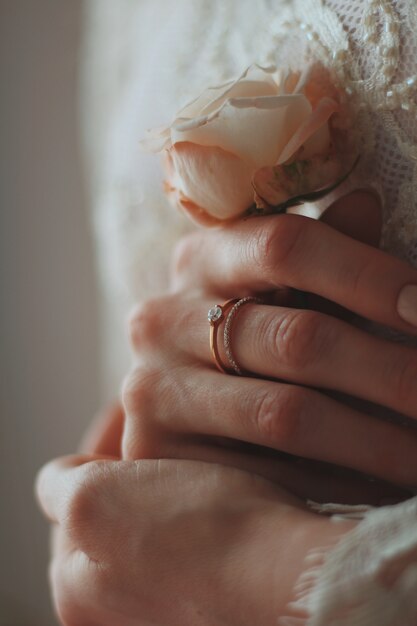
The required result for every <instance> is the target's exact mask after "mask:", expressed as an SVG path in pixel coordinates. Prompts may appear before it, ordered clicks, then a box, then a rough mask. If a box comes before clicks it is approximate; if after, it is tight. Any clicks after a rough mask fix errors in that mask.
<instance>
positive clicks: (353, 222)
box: [37, 192, 417, 626]
mask: <svg viewBox="0 0 417 626" xmlns="http://www.w3.org/2000/svg"><path fill="white" fill-rule="evenodd" d="M352 206H357V207H358V208H359V209H360V211H361V219H356V218H355V213H354V212H353V211H351V218H350V219H346V211H345V209H346V207H347V208H351V207H352ZM366 215H367V216H368V219H364V216H366ZM352 216H353V217H352ZM326 221H328V224H330V226H331V227H330V226H329V225H326V224H324V223H316V222H312V221H311V220H307V219H306V218H301V217H298V216H281V217H279V218H262V219H261V220H249V221H247V222H243V223H236V224H235V225H233V226H227V227H225V228H223V229H218V230H216V231H209V232H201V233H198V234H195V235H193V236H192V237H191V238H188V239H187V240H185V241H184V242H182V243H181V244H180V247H179V250H178V251H177V255H176V260H175V263H174V271H173V290H172V294H171V295H169V296H166V297H164V298H163V299H160V300H154V301H152V302H150V303H145V304H143V305H141V306H140V307H138V308H137V309H136V310H135V312H134V313H133V314H132V317H131V324H130V329H131V339H132V345H133V346H134V349H135V354H136V364H135V368H134V370H133V371H132V373H131V374H130V375H129V377H128V378H127V380H126V382H125V384H124V389H123V395H122V400H123V409H122V408H121V407H120V406H115V407H114V408H113V409H111V410H110V411H108V412H106V413H105V414H104V415H103V416H101V417H100V418H99V419H98V420H97V421H96V422H95V423H94V425H93V426H92V428H91V430H90V432H89V433H88V434H87V435H86V438H85V440H84V443H83V449H84V451H85V453H86V454H85V455H83V456H79V457H67V458H64V459H60V460H57V461H55V462H52V463H51V464H49V465H48V466H46V468H44V469H43V470H42V472H41V473H40V476H39V478H38V482H37V493H38V498H39V501H40V503H41V506H42V509H43V510H44V512H45V514H46V516H47V517H48V518H49V519H50V521H51V522H52V524H53V526H54V529H55V531H54V546H53V558H52V562H51V584H52V588H53V594H54V601H55V606H56V608H57V612H58V614H59V616H60V619H61V622H62V623H63V624H64V625H65V626H96V625H97V626H98V625H100V626H107V625H109V626H110V624H111V625H112V626H113V625H114V624H116V623H117V624H118V626H119V625H120V626H130V625H131V624H135V625H136V624H138V625H141V626H148V625H151V624H152V625H154V626H155V625H157V626H168V625H170V626H171V625H172V626H176V625H177V624H178V626H179V625H181V626H187V625H188V624H190V626H191V625H192V626H199V625H200V624H201V625H204V626H206V625H207V626H209V625H210V626H211V625H213V626H214V625H216V626H219V625H223V624H225V625H231V626H234V625H236V626H238V625H239V626H241V625H245V624H248V625H249V624H250V625H254V624H255V625H257V624H259V626H261V625H262V626H268V624H276V620H277V617H278V616H279V615H282V614H285V610H286V609H285V607H286V605H287V603H288V601H289V600H290V599H291V590H292V588H293V584H294V582H295V581H296V579H297V577H298V575H299V574H300V573H301V572H302V571H303V568H304V558H305V556H306V554H307V552H308V551H309V549H310V548H314V547H317V546H326V545H327V546H330V545H333V544H334V542H335V541H337V539H338V538H339V536H340V535H343V534H344V533H345V532H346V531H347V530H349V529H350V528H352V527H353V526H354V522H346V523H343V524H341V525H339V524H337V525H334V524H332V523H331V521H329V520H328V519H327V518H325V517H319V516H317V515H315V514H313V513H311V512H309V511H308V510H307V509H306V507H305V506H304V504H303V502H302V500H299V499H298V498H297V497H295V496H294V495H293V494H296V495H298V496H300V497H302V498H306V497H311V498H313V499H316V500H323V501H329V500H333V501H334V500H336V501H337V500H338V499H339V500H344V501H351V502H355V501H357V502H363V501H368V502H375V503H378V502H379V501H380V500H381V499H383V498H386V497H388V498H394V499H401V497H404V494H403V492H402V491H401V490H400V489H399V488H398V487H392V486H387V485H386V484H385V483H379V482H372V483H370V482H368V481H367V480H365V479H364V478H363V477H361V476H359V475H356V474H352V473H351V472H349V471H345V470H344V471H342V472H340V470H336V469H334V467H333V465H332V466H329V465H327V464H325V465H323V464H322V463H321V461H323V460H324V461H327V462H329V461H330V462H331V463H334V464H338V465H345V466H346V467H348V468H353V469H356V470H358V469H359V470H361V471H366V472H369V473H373V474H374V475H375V476H378V477H380V478H384V479H386V480H390V481H391V482H392V483H397V484H398V485H401V486H402V485H404V484H407V485H410V484H415V482H416V478H417V470H416V467H415V465H414V464H413V458H416V456H417V455H416V451H417V448H416V445H417V444H416V441H415V438H414V434H413V433H411V431H405V430H404V429H403V428H400V427H399V426H393V425H388V424H386V423H384V422H381V423H379V422H377V421H376V420H373V419H370V418H368V417H367V416H366V415H365V413H363V412H361V411H359V410H356V409H351V408H349V407H346V406H345V405H344V404H343V403H342V402H340V401H337V400H335V399H333V398H330V397H329V395H328V394H327V393H323V389H326V390H327V389H329V388H332V389H333V390H334V391H342V392H344V393H354V392H356V393H359V391H360V395H362V396H363V397H366V394H367V393H368V394H369V393H370V394H371V397H366V399H368V400H373V401H378V400H381V403H385V404H387V405H389V406H391V407H393V408H395V409H397V410H404V411H405V412H407V413H408V414H409V415H410V417H411V418H414V417H417V415H414V413H413V411H414V405H415V404H416V403H415V391H414V388H413V384H412V381H414V380H415V374H416V372H417V370H416V368H417V362H416V359H415V356H414V352H412V351H409V349H404V350H406V352H403V351H401V352H398V353H396V357H395V366H396V368H397V369H398V368H399V369H400V372H401V374H400V377H399V378H398V379H395V378H394V377H395V371H396V370H395V368H394V364H393V365H392V367H391V369H390V370H389V372H388V374H387V373H386V372H385V375H386V378H385V379H384V378H381V376H382V375H383V372H382V370H378V369H377V366H378V364H379V362H380V359H381V358H382V356H383V354H384V351H386V350H390V349H392V350H398V346H389V345H388V344H385V343H384V344H382V343H381V342H380V340H376V339H375V338H372V337H370V336H368V335H366V333H364V332H363V331H360V330H359V329H358V328H356V327H354V326H353V325H352V321H353V320H352V315H351V313H349V312H346V306H347V305H350V307H351V309H352V311H353V312H354V313H355V314H357V315H362V316H365V317H368V318H369V319H372V320H375V321H378V322H381V323H384V324H387V325H389V326H392V327H394V328H398V329H400V330H403V331H406V332H410V333H413V332H415V329H414V328H412V327H410V326H409V325H408V324H406V323H405V322H403V321H402V320H401V318H399V316H398V314H397V313H396V308H395V302H396V296H397V295H398V293H399V290H400V289H401V287H402V286H403V285H405V284H407V283H413V282H414V283H415V284H417V273H416V271H415V270H413V269H412V268H410V267H409V266H407V265H405V264H403V263H401V262H399V261H398V260H396V259H392V258H390V257H388V256H387V255H384V254H382V253H381V252H379V251H378V250H375V249H373V248H372V247H371V245H368V243H366V244H364V243H359V242H358V241H355V240H354V239H353V238H352V237H355V239H357V240H361V241H365V242H369V243H370V244H375V243H376V240H377V235H376V234H375V233H376V231H377V229H378V225H379V206H378V203H377V201H376V199H375V197H374V196H372V195H368V194H364V193H363V192H358V193H357V194H356V195H355V196H350V197H348V198H347V199H344V200H342V201H339V202H338V203H336V205H334V206H333V207H332V210H331V211H330V212H328V213H327V215H326ZM361 223H362V224H363V223H365V224H366V229H364V230H361V226H360V224H361ZM337 229H342V230H344V231H346V232H349V235H350V237H348V236H346V235H342V234H340V233H339V232H337ZM365 231H367V232H365ZM317 242H320V245H317ZM380 273H382V277H383V279H381V277H380ZM289 287H290V288H296V289H301V290H303V291H307V292H309V293H313V294H314V296H310V297H309V304H310V306H311V307H312V308H314V309H315V311H311V310H310V311H306V312H303V311H300V310H297V311H296V312H295V313H294V311H291V310H290V309H291V307H292V306H293V304H294V299H293V295H294V292H293V291H291V290H289V289H288V288H289ZM272 292H274V295H273V297H272V296H271V293H272ZM245 294H260V295H262V296H263V297H265V298H269V300H268V301H269V302H270V303H274V304H279V305H280V307H281V308H275V309H273V310H272V311H271V309H272V307H271V306H270V305H269V306H267V305H263V306H254V305H250V306H249V305H247V306H246V307H244V309H242V311H241V312H240V313H239V316H238V318H237V319H236V324H235V326H234V332H235V335H234V342H235V344H234V345H235V346H236V349H237V352H236V355H237V357H238V359H239V362H241V363H242V365H244V366H245V368H246V369H248V370H249V371H250V372H256V373H257V374H259V375H260V376H261V377H250V378H245V379H241V378H237V377H236V378H235V377H231V376H226V375H224V374H220V373H218V372H217V371H216V370H215V368H214V366H213V363H212V362H211V360H210V356H209V353H208V328H207V322H205V321H204V320H205V316H206V313H207V309H208V306H209V305H211V304H213V303H215V302H217V301H219V302H221V301H222V300H224V299H227V298H230V297H233V296H236V295H237V296H242V295H245ZM277 294H278V295H277ZM280 316H281V317H280ZM291 316H293V320H292V323H290V324H289V328H290V329H291V327H292V328H293V331H291V330H290V332H289V333H288V332H287V333H285V334H286V335H287V336H286V338H285V336H284V338H283V337H281V336H280V329H282V328H285V323H287V326H288V321H291V319H292V318H291ZM281 318H283V320H284V321H283V320H282V319H281ZM297 318H298V322H297V321H296V322H295V323H294V319H295V320H297ZM342 318H343V319H342ZM277 320H278V322H277ZM300 320H301V321H300ZM346 320H349V322H350V323H347V322H346ZM297 324H298V326H297ZM274 325H275V326H274ZM269 327H272V329H273V330H269V331H268V332H267V329H268V328H269ZM260 328H263V331H262V330H260ZM311 328H313V330H314V332H311ZM329 328H330V329H331V330H330V331H329V330H328V329H329ZM294 329H295V330H294ZM287 331H288V327H287ZM268 333H269V334H268ZM358 333H361V335H360V337H359V335H358ZM268 336H269V337H274V338H275V340H274V341H273V342H272V349H271V347H270V345H269V342H268ZM286 342H287V343H288V344H291V349H288V347H286V345H285V344H286ZM297 342H298V343H297ZM362 342H368V343H366V344H365V345H366V356H367V358H369V359H372V358H373V359H374V361H370V362H369V363H373V365H374V366H375V367H373V366H372V367H373V369H369V368H365V369H364V370H358V371H356V370H357V368H358V367H359V365H360V359H359V358H358V356H357V353H358V351H359V352H360V354H361V355H362V356H363V347H362V346H363V343H362ZM338 350H339V352H338ZM343 350H344V351H345V353H344V354H343ZM349 350H350V352H347V351H349ZM346 353H347V356H346ZM285 355H287V358H285ZM283 356H284V358H283ZM346 358H348V362H349V363H351V364H356V367H349V368H348V367H347V366H346ZM355 359H356V361H355ZM369 363H368V366H369V367H371V365H369ZM388 364H389V359H387V367H388ZM399 366H401V367H399ZM262 377H264V378H262ZM265 377H267V379H266V378H265ZM364 377H367V379H366V380H367V383H366V384H364V383H363V378H364ZM283 380H284V381H285V382H282V381H283ZM393 381H394V382H393ZM289 382H291V383H297V384H292V385H289V384H288V383H289ZM388 382H389V383H390V385H388ZM361 384H362V385H363V388H360V387H359V386H360V385H361ZM388 387H391V388H390V389H388ZM369 390H370V391H369ZM384 394H385V395H384ZM306 407H307V408H308V409H309V410H310V409H311V414H310V417H311V419H310V421H309V422H308V421H307V418H306V417H305V418H302V416H303V415H305V416H307V414H308V413H307V411H306ZM300 416H301V417H300ZM340 433H342V434H343V437H341V436H340ZM349 437H351V440H350V442H349V445H346V442H347V441H349ZM375 441H377V442H378V445H377V446H375ZM308 446H309V447H308ZM281 450H284V452H291V453H292V454H295V455H299V454H301V455H305V456H306V457H308V459H310V460H299V459H294V457H289V456H288V455H286V454H284V455H283V454H282V453H281V452H280V451H281ZM120 455H122V460H120ZM161 458H162V459H164V460H162V461H158V460H157V459H161ZM152 459H155V460H152ZM167 459H172V460H167ZM180 459H181V460H180ZM184 459H185V460H184ZM249 472H250V473H249ZM265 479H267V480H265ZM278 483H279V484H280V485H281V486H278ZM282 486H283V487H285V488H286V489H283V488H282ZM290 492H292V493H290ZM283 563H284V564H285V567H283ZM283 573H285V575H283ZM179 597H180V598H181V600H182V601H181V602H178V598H179Z"/></svg>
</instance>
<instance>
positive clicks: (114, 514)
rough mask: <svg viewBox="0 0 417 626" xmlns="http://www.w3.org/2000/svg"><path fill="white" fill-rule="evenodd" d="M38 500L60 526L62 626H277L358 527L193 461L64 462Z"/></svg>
mask: <svg viewBox="0 0 417 626" xmlns="http://www.w3.org/2000/svg"><path fill="white" fill-rule="evenodd" d="M37 493H38V497H39V501H40V504H41V507H42V508H43V510H44V512H45V514H46V516H47V517H48V518H49V520H50V521H51V522H52V523H53V524H54V525H55V535H54V547H53V560H52V563H51V567H50V578H51V584H52V589H53V595H54V602H55V606H56V609H57V612H58V615H59V617H60V620H61V622H62V624H64V625H65V626H81V625H82V626H93V625H97V626H98V625H100V626H115V625H116V624H117V626H149V625H150V624H152V625H153V626H167V624H169V625H170V626H199V625H201V626H218V625H219V624H225V625H227V626H234V625H236V626H245V625H247V626H254V625H259V626H261V625H262V626H268V624H271V625H272V624H276V622H277V618H278V616H279V615H282V614H283V612H284V610H285V607H286V606H287V604H288V602H289V600H290V599H291V594H292V589H293V586H294V583H295V581H296V580H297V578H298V576H299V574H300V573H301V572H302V570H303V567H304V558H305V555H306V553H307V552H308V550H309V549H310V548H312V547H317V546H319V545H320V546H326V545H328V546H330V545H332V544H333V543H334V542H335V540H336V539H337V538H338V537H339V536H340V535H341V534H342V533H344V532H346V531H347V530H350V529H351V528H352V527H353V526H354V523H353V522H344V523H342V524H340V525H339V524H338V525H335V524H332V523H331V522H330V521H329V520H328V519H327V518H321V517H319V516H317V515H314V514H312V513H310V512H308V511H306V510H305V509H304V508H303V507H302V505H301V503H300V502H298V501H297V500H296V499H295V498H293V497H291V496H290V495H289V494H286V493H285V492H284V491H282V490H280V489H278V488H276V487H274V486H273V485H271V484H270V483H268V482H267V481H264V480H263V479H260V478H256V477H254V476H251V475H249V474H247V473H245V472H240V471H238V470H234V469H231V468H226V467H222V466H218V465H214V464H206V463H197V462H191V461H167V460H166V461H137V462H129V461H114V460H108V459H107V460H106V459H102V458H101V459H100V458H97V457H95V456H94V455H90V456H72V457H65V458H61V459H58V460H56V461H53V462H52V463H49V464H48V465H47V466H46V467H45V468H43V470H42V471H41V473H40V475H39V477H38V481H37ZM288 554H290V555H291V559H289V558H288ZM283 559H285V561H286V575H285V577H282V561H283Z"/></svg>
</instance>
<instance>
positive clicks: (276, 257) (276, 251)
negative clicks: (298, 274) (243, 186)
mask: <svg viewBox="0 0 417 626" xmlns="http://www.w3.org/2000/svg"><path fill="white" fill-rule="evenodd" d="M306 223H307V222H306V220H303V219H300V217H299V216H297V215H280V216H279V219H274V220H269V222H268V223H267V224H266V225H265V226H264V227H262V228H261V230H260V232H259V234H258V237H257V238H253V240H252V242H251V244H250V245H251V246H252V248H251V256H252V257H255V259H254V260H255V261H256V263H257V264H258V265H259V266H260V267H261V269H262V270H263V271H265V272H267V273H268V274H271V273H272V279H273V280H274V279H275V280H276V279H277V276H276V273H277V269H278V268H279V269H280V274H281V275H282V272H283V271H284V272H285V269H286V268H290V267H291V266H293V265H294V262H295V261H294V260H295V258H296V256H297V254H298V252H297V251H298V250H299V248H300V245H299V244H300V240H301V235H302V233H303V231H304V228H305V227H306Z"/></svg>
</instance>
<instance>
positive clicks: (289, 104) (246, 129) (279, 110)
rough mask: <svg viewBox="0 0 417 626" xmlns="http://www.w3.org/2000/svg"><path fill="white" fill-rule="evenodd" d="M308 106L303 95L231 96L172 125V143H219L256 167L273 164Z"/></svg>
mask: <svg viewBox="0 0 417 626" xmlns="http://www.w3.org/2000/svg"><path fill="white" fill-rule="evenodd" d="M310 114H311V106H310V104H309V102H308V100H307V99H306V98H305V96H303V95H302V94H297V95H287V96H267V97H257V98H234V99H232V100H228V101H227V102H225V103H224V104H223V106H222V107H221V108H220V109H219V110H218V111H216V112H215V113H214V114H212V115H211V116H209V117H202V118H198V119H194V120H192V121H190V122H187V123H185V124H182V125H180V126H177V127H175V128H172V130H171V140H172V143H173V144H174V143H176V142H180V141H181V142H183V141H190V142H192V143H195V144H199V145H205V146H219V147H220V148H223V150H226V151H227V152H231V153H232V154H235V155H237V156H239V157H240V158H242V159H244V160H246V161H247V162H248V163H251V164H252V165H253V167H255V168H258V167H262V166H263V165H273V164H275V163H276V161H277V159H278V157H279V155H280V154H281V152H282V150H283V148H284V146H285V145H286V144H287V143H288V142H289V140H290V138H291V136H292V135H293V134H294V133H295V132H296V130H297V128H298V127H299V126H300V125H302V124H303V122H304V121H305V120H306V119H308V118H309V116H310Z"/></svg>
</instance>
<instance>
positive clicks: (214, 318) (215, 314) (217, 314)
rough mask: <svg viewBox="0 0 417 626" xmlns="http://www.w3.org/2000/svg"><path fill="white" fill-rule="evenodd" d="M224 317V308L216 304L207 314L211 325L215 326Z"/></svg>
mask: <svg viewBox="0 0 417 626" xmlns="http://www.w3.org/2000/svg"><path fill="white" fill-rule="evenodd" d="M222 315H223V310H222V307H221V306H219V305H218V304H216V306H213V307H211V309H210V310H209V312H208V314H207V319H208V321H209V322H210V324H214V323H215V322H218V321H219V320H220V319H221V317H222Z"/></svg>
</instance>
